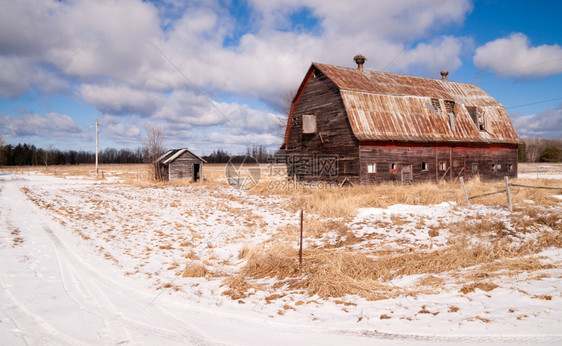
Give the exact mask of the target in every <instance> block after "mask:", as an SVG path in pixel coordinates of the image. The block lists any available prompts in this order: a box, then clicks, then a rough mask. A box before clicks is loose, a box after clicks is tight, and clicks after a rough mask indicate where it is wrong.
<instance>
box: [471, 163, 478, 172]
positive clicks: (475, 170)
mask: <svg viewBox="0 0 562 346" xmlns="http://www.w3.org/2000/svg"><path fill="white" fill-rule="evenodd" d="M476 173H478V164H477V163H473V164H472V174H476Z"/></svg>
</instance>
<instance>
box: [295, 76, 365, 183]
mask: <svg viewBox="0 0 562 346" xmlns="http://www.w3.org/2000/svg"><path fill="white" fill-rule="evenodd" d="M296 99H297V101H296V103H295V104H293V112H292V121H291V128H290V132H289V137H288V142H287V150H286V153H287V161H288V174H289V176H294V175H296V176H297V177H298V178H300V179H305V180H316V179H329V178H330V177H332V178H334V179H335V178H336V176H337V177H338V179H339V180H341V179H343V178H344V177H346V176H349V177H358V176H359V141H357V139H356V138H355V136H354V134H353V132H352V130H351V126H350V124H349V120H348V117H347V114H346V112H345V108H344V105H343V101H342V98H341V95H340V92H339V90H338V88H337V87H336V86H335V85H334V84H333V83H332V82H331V81H330V80H329V79H328V78H327V77H326V76H325V75H323V74H322V73H321V72H319V71H317V72H316V73H315V74H312V75H311V76H310V79H309V80H308V83H307V84H306V86H305V88H304V89H303V90H302V92H301V94H300V95H297V98H296ZM308 114H310V115H315V116H316V133H312V134H303V120H302V119H303V115H308ZM334 158H337V160H336V161H334ZM336 171H337V174H336Z"/></svg>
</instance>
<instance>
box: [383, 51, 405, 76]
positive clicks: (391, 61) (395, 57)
mask: <svg viewBox="0 0 562 346" xmlns="http://www.w3.org/2000/svg"><path fill="white" fill-rule="evenodd" d="M405 50H406V46H404V48H402V50H401V51H400V52H399V53H398V54H396V55H395V56H394V58H392V60H390V62H389V63H388V64H386V66H385V67H384V68H383V69H382V70H381V72H384V71H385V70H386V69H387V68H388V66H390V64H392V63H393V62H394V60H396V59H397V58H398V57H399V56H400V55H401V54H402V53H404V51H405Z"/></svg>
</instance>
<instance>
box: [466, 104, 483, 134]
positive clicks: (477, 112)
mask: <svg viewBox="0 0 562 346" xmlns="http://www.w3.org/2000/svg"><path fill="white" fill-rule="evenodd" d="M466 110H467V111H468V114H470V118H472V121H473V122H474V125H476V128H477V129H478V130H479V131H486V118H485V117H484V112H483V111H482V109H480V108H478V107H466Z"/></svg>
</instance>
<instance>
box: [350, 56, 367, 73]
mask: <svg viewBox="0 0 562 346" xmlns="http://www.w3.org/2000/svg"><path fill="white" fill-rule="evenodd" d="M353 60H355V63H356V64H357V69H358V70H359V71H363V64H365V61H367V58H365V57H364V56H363V55H361V54H357V55H356V56H354V57H353Z"/></svg>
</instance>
